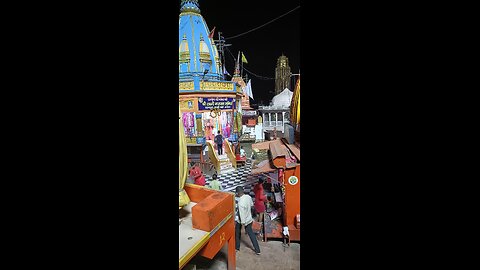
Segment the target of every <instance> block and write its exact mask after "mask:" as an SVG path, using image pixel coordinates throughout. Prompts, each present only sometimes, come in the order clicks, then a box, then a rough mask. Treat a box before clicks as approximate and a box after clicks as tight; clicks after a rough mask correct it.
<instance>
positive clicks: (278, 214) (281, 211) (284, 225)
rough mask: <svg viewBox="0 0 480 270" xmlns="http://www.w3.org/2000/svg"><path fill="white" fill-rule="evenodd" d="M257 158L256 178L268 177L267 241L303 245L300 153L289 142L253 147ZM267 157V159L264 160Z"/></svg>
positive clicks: (255, 165) (265, 223)
mask: <svg viewBox="0 0 480 270" xmlns="http://www.w3.org/2000/svg"><path fill="white" fill-rule="evenodd" d="M252 148H253V149H256V150H255V151H254V152H256V153H257V156H259V158H256V159H255V160H256V162H255V164H254V168H253V170H252V174H257V175H264V176H265V177H266V178H267V181H266V182H265V183H264V189H265V191H266V195H267V205H266V209H267V210H266V212H267V213H266V215H265V218H264V219H265V220H264V221H263V224H264V238H265V239H264V240H265V241H267V240H268V239H269V238H281V239H287V240H288V241H290V240H292V241H300V150H299V148H298V147H297V146H295V145H292V144H288V142H287V141H286V140H285V139H278V140H274V141H268V142H262V143H258V144H253V145H252ZM262 156H263V158H262Z"/></svg>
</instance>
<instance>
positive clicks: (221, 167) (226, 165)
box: [220, 163, 233, 170]
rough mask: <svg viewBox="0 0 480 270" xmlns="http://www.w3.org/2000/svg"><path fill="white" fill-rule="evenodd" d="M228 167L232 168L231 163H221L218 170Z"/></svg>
mask: <svg viewBox="0 0 480 270" xmlns="http://www.w3.org/2000/svg"><path fill="white" fill-rule="evenodd" d="M229 168H233V166H232V163H229V164H221V165H220V170H226V169H229Z"/></svg>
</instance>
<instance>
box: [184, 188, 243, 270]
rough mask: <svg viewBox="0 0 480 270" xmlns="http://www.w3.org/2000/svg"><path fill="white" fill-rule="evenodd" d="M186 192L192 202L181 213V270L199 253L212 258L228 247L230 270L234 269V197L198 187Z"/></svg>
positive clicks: (186, 189)
mask: <svg viewBox="0 0 480 270" xmlns="http://www.w3.org/2000/svg"><path fill="white" fill-rule="evenodd" d="M184 189H185V191H186V192H187V194H188V196H189V197H190V200H191V202H190V203H189V204H188V205H187V206H185V207H184V208H183V209H181V210H180V211H181V212H180V217H181V223H180V225H179V269H182V268H183V267H184V266H185V265H186V264H187V263H188V262H189V261H190V260H191V259H192V258H193V257H194V256H195V255H197V254H198V255H201V256H203V257H206V258H209V259H212V258H213V257H214V256H215V255H216V254H217V253H218V251H220V249H221V248H222V247H223V246H224V245H225V244H228V270H234V269H235V224H234V203H235V197H234V194H233V193H230V192H223V191H217V190H212V189H209V188H207V187H202V186H198V185H194V184H185V187H184Z"/></svg>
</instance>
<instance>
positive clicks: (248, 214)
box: [235, 186, 260, 255]
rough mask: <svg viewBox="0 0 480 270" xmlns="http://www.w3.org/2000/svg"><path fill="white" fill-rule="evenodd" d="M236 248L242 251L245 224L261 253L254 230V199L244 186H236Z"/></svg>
mask: <svg viewBox="0 0 480 270" xmlns="http://www.w3.org/2000/svg"><path fill="white" fill-rule="evenodd" d="M235 195H236V197H235V249H236V250H237V251H240V236H241V230H242V226H245V231H246V232H247V234H248V236H249V237H250V240H251V241H252V244H253V248H254V249H255V253H256V254H257V255H260V247H259V246H258V241H257V238H256V237H255V234H254V233H253V230H252V223H253V218H252V207H253V200H252V197H250V195H248V194H245V193H244V192H243V187H241V186H237V187H236V188H235Z"/></svg>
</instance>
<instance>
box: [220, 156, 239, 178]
mask: <svg viewBox="0 0 480 270" xmlns="http://www.w3.org/2000/svg"><path fill="white" fill-rule="evenodd" d="M218 160H219V162H220V171H219V172H218V174H227V173H229V172H234V171H235V168H234V167H233V165H232V162H230V159H229V158H228V156H227V154H223V155H220V156H218Z"/></svg>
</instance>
